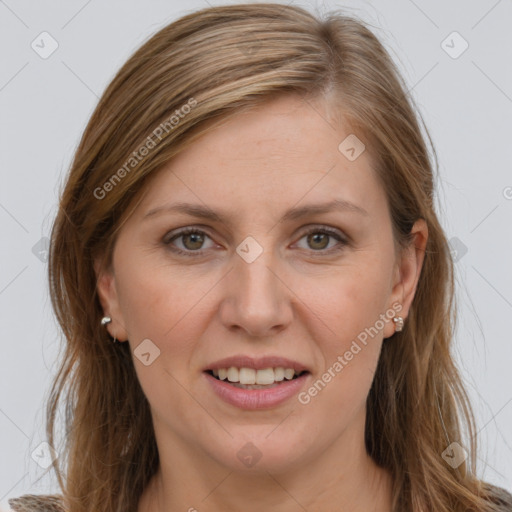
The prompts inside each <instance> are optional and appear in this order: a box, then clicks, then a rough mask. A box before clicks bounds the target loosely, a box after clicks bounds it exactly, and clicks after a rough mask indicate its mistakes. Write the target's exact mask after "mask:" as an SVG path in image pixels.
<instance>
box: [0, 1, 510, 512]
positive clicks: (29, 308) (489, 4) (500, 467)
mask: <svg viewBox="0 0 512 512" xmlns="http://www.w3.org/2000/svg"><path fill="white" fill-rule="evenodd" d="M225 3H237V2H216V1H214V0H208V1H207V0H187V1H184V0H179V1H178V0H167V1H163V0H161V1H157V0H151V1H144V2H143V1H142V0H130V1H126V0H123V1H121V0H111V1H109V2H100V1H99V0H89V1H87V0H67V1H64V0H60V1H45V0H41V1H38V2H33V1H32V2H29V1H28V0H5V1H4V0H0V54H1V66H0V116H1V117H0V172H1V185H0V229H1V239H2V244H1V268H0V311H1V322H0V329H1V331H0V333H1V357H0V375H1V377H0V379H1V386H0V507H2V506H3V507H4V508H8V507H7V499H8V498H10V497H14V496H19V495H21V494H24V493H28V492H33V493H45V492H54V491H58V488H57V485H56V480H55V479H54V478H53V476H52V475H51V474H48V473H47V474H45V471H44V469H43V467H44V461H45V457H46V458H47V456H48V453H49V452H48V448H47V447H46V446H45V445H44V444H41V443H44V441H45V439H46V437H45V430H44V400H45V399H46V397H47V393H48V388H49V384H50V379H51V378H52V376H53V375H54V373H55V371H56V361H57V357H58V351H59V347H60V343H61V342H60V338H59V332H58V329H57V327H56V322H55V320H54V318H53V313H52V310H51V306H50V302H49V297H48V289H47V283H46V271H47V268H46V261H45V257H46V253H45V244H46V237H47V236H48V234H49V231H50V226H51V222H52V220H53V216H54V215H55V212H56V204H57V197H58V192H59V189H60V186H61V182H62V180H63V177H64V176H65V174H66V172H67V170H68V168H69V164H70V161H71V158H72V155H73V152H74V150H75V148H76V146H77V143H78V141H79V138H80V136H81V133H82V131H83V129H84V127H85V125H86V123H87V121H88V119H89V117H90V115H91V113H92V111H93V109H94V107H95V105H96V103H97V101H98V98H99V96H100V95H101V94H102V92H103V90H104V89H105V87H106V86H107V84H108V83H109V82H110V80H111V79H112V78H113V76H114V74H115V73H116V71H117V70H118V69H119V67H120V66H121V65H122V64H123V63H124V61H125V60H126V59H127V58H128V57H129V55H130V54H131V53H132V52H133V51H134V50H135V49H136V48H137V47H138V46H140V45H141V44H142V43H143V42H144V41H145V40H146V39H147V38H148V37H149V36H150V35H151V34H153V33H154V32H156V31H157V30H158V29H160V28H162V27H163V26H164V25H166V24H167V23H169V22H171V21H173V20H175V19H176V18H178V17H180V16H182V15H184V14H188V13H190V12H192V11H195V10H198V9H200V8H204V7H207V6H208V5H223V4H225ZM287 3H293V4H294V5H298V6H302V7H306V8H308V9H310V10H312V11H314V12H317V13H320V12H324V11H328V10H330V9H333V8H341V9H343V10H345V12H347V13H348V14H353V15H356V16H358V17H360V18H362V19H363V20H366V21H367V22H369V23H370V25H371V27H372V28H373V30H374V32H375V33H376V35H377V36H378V37H380V39H381V40H382V42H383V43H384V44H385V45H386V47H387V48H388V49H389V51H390V52H391V54H392V57H393V58H394V59H395V61H396V62H397V64H398V66H399V68H400V70H401V72H402V73H403V75H404V77H405V79H406V81H407V83H408V85H409V91H410V94H411V96H412V97H413V98H414V99H415V101H416V102H417V104H418V107H419V109H420V112H421V114H422V115H423V118H424V120H425V122H426V125H427V127H428V129H429V131H430V133H431V135H432V138H433V142H434V145H435V148H436V151H437V153H438V157H439V164H440V175H441V179H440V180H439V182H438V183H437V192H438V200H437V202H438V212H439V214H440V216H441V221H442V224H443V226H444V228H445V230H446V233H447V235H448V238H449V239H450V241H451V245H452V247H453V250H454V256H455V259H456V260H457V263H456V272H457V285H458V301H459V310H460V317H459V324H458V330H457V336H456V342H455V346H454V351H455V354H456V357H457V361H458V364H459V366H460V368H461V371H462V374H463V377H464V380H465V382H466V385H467V386H468V391H469V394H470V397H471V399H472V401H473V405H474V408H475V412H476V414H477V422H478V429H479V434H478V435H479V437H480V451H479V454H478V455H479V463H480V476H481V477H482V478H484V479H485V480H487V481H490V482H492V483H495V484H497V485H500V486H502V487H505V488H507V489H508V490H512V463H511V460H512V368H511V362H512V336H511V326H510V323H509V322H510V321H511V319H512V268H511V262H512V257H511V256H512V228H511V221H512V165H511V161H512V157H511V151H510V148H511V147H512V146H511V135H512V130H511V120H512V67H511V66H512V64H511V63H512V31H511V30H510V26H511V22H512V3H511V2H510V1H506V0H499V1H496V0H482V1H467V0H457V1H452V2H445V1H444V0H435V1H429V2H427V1H424V0H423V1H422V0H415V1H413V0H394V1H391V0H381V1H379V2H377V1H375V2H370V1H359V2H355V1H352V2H341V1H339V2H335V1H330V2H329V1H325V2H316V3H315V2H314V1H313V0H311V1H310V2H299V1H293V0H292V2H287ZM43 32H46V33H47V34H43V35H41V34H42V33H43ZM454 32H456V34H454ZM41 39H43V40H44V43H41ZM56 45H58V46H56ZM54 47H55V48H56V49H55V50H54ZM52 50H54V51H53V53H51V55H46V54H45V52H46V53H49V52H51V51H52ZM43 57H46V58H43ZM420 314H421V312H420ZM45 454H46V455H45Z"/></svg>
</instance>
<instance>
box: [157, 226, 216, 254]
mask: <svg viewBox="0 0 512 512" xmlns="http://www.w3.org/2000/svg"><path fill="white" fill-rule="evenodd" d="M180 238H181V239H182V242H181V243H182V246H183V247H184V249H180V248H178V247H176V246H175V245H173V242H174V241H175V240H179V239H180ZM205 238H210V237H209V236H208V235H207V234H206V233H205V232H204V231H201V230H200V229H197V228H185V229H182V230H181V231H178V232H177V233H175V234H174V235H173V236H172V237H171V238H168V237H167V236H166V237H165V238H164V240H163V243H164V244H165V245H168V246H170V249H171V250H172V251H173V252H175V253H177V254H183V255H185V256H192V254H191V253H196V254H202V253H203V251H202V250H198V249H202V245H203V244H204V240H205Z"/></svg>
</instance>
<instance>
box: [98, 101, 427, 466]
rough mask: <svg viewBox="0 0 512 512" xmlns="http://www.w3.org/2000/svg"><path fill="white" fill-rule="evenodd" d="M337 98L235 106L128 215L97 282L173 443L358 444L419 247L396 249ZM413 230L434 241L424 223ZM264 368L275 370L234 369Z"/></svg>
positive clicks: (235, 453) (292, 449)
mask: <svg viewBox="0 0 512 512" xmlns="http://www.w3.org/2000/svg"><path fill="white" fill-rule="evenodd" d="M328 112H329V111H328V108H327V106H326V105H325V104H324V103H321V102H318V103H315V104H312V103H306V102H304V101H302V100H300V99H298V98H297V97H293V96H288V97H281V98H279V99H277V100H273V101H272V102H269V103H267V104H265V105H264V106H262V107H261V108H259V109H258V110H257V111H253V112H251V113H243V114H239V115H237V117H235V118H232V119H231V120H229V121H228V122H227V123H225V124H224V125H222V126H220V127H217V128H215V129H212V130H211V131H208V132H207V133H206V134H205V135H204V136H202V138H201V139H198V140H197V141H196V142H195V143H194V144H193V145H192V146H190V147H189V148H187V149H186V150H185V151H184V152H182V153H181V154H180V155H178V157H177V158H175V159H174V160H173V161H172V162H171V163H170V164H169V165H168V166H167V167H166V168H165V169H163V170H162V171H161V172H160V173H159V174H157V175H156V177H155V178H154V180H153V181H152V182H151V183H150V186H149V188H148V191H147V194H146V195H145V196H144V197H143V199H142V201H141V202H140V203H139V204H138V205H137V207H136V209H135V211H134V213H133V215H131V216H130V217H129V219H128V220H127V222H126V223H124V224H123V225H122V228H121V230H120V232H119V237H118V240H117V242H116V245H115V248H114V254H113V272H112V273H109V272H105V273H103V274H102V276H101V278H100V279H99V281H98V288H99V292H100V296H101V300H102V304H103V307H104V311H105V314H109V315H110V316H112V318H113V322H112V323H111V324H110V325H109V326H108V328H109V331H110V333H111V334H112V335H115V336H116V337H117V339H119V340H128V342H129V344H130V348H131V350H132V352H133V353H134V355H133V359H134V364H135V368H136V372H137V375H138V378H139V380H140V383H141V386H142V389H143V391H144V393H145V395H146V397H147V399H148V401H149V403H150V406H151V410H152V415H153V421H154V427H155V433H156V436H157V442H158V445H159V450H160V451H161V452H165V451H168V452H169V453H172V454H182V455H183V456H187V457H193V458H194V460H196V461H202V462H201V463H203V464H205V463H206V461H209V462H210V463H214V464H220V465H222V466H224V467H226V468H228V469H231V470H236V471H242V470H244V471H245V470H248V469H251V468H253V469H262V470H267V471H271V472H274V473H276V472H280V471H287V470H288V469H290V468H292V467H297V465H301V464H304V463H313V461H314V460H315V459H317V458H318V457H320V455H321V454H323V453H324V452H326V450H327V449H330V450H332V449H333V448H336V447H338V448H339V449H341V447H342V446H343V447H344V452H343V453H344V454H345V455H344V456H348V457H350V454H351V453H353V452H355V451H357V450H358V449H360V447H361V446H362V440H363V435H364V420H365V402H366V397H367V395H368V392H369V389H370V386H371V383H372V380H373V377H374V373H375V369H376V365H377V361H378V357H379V352H380V349H381V344H382V342H383V338H387V337H389V336H391V335H392V334H393V333H394V332H395V326H394V322H393V320H392V317H393V316H394V315H395V314H396V315H401V316H403V317H404V318H405V317H406V316H407V312H408V309H409V305H410V303H411V301H412V298H413V294H414V289H415V286H416V282H417V278H418V275H419V269H420V268H421V262H422V254H423V253H422V251H421V250H419V251H416V250H414V247H413V248H412V249H411V250H409V251H408V252H407V253H404V257H403V258H402V259H401V260H399V259H396V258H395V247H394V243H393V238H392V230H391V221H390V215H389V211H388V206H387V201H386V196H385V192H384V190H383V188H382V186H381V185H380V183H379V181H378V179H377V177H376V175H375V174H374V171H373V170H372V168H371V167H370V158H369V154H368V151H367V150H366V151H363V152H362V153H361V154H360V155H359V156H357V155H358V153H359V152H360V151H361V149H362V147H361V146H358V145H354V139H351V138H349V139H348V140H347V141H346V142H344V143H343V144H342V145H341V149H339V146H340V143H342V142H343V141H344V140H345V139H346V137H347V136H349V135H350V131H349V130H347V129H344V128H343V127H342V126H335V124H334V122H333V121H332V119H331V118H330V117H329V114H328ZM356 142H357V141H356ZM351 148H354V151H352V150H351ZM367 149H368V148H367ZM334 201H338V203H337V205H338V206H337V207H334V208H332V209H330V210H327V208H326V211H324V212H322V211H320V208H319V209H318V211H316V212H315V210H313V209H312V210H311V211H309V212H308V211H306V208H307V207H310V206H312V205H315V206H321V205H328V204H330V203H332V202H334ZM185 203H187V204H188V205H191V206H190V210H191V212H192V209H196V211H197V213H199V210H203V209H205V208H207V209H208V211H210V212H215V214H216V215H217V216H218V217H219V219H216V218H213V217H211V218H210V217H203V216H199V215H198V216H195V215H193V214H192V213H191V212H189V213H187V212H186V211H185V210H186V208H185V207H184V206H183V205H184V204H185ZM178 204H180V205H182V206H181V208H180V209H173V208H174V207H175V206H176V205H178ZM185 228H187V229H190V230H191V231H192V233H188V234H186V233H185V234H183V233H182V230H183V229H185ZM309 231H311V232H310V233H309ZM413 231H417V232H418V236H417V240H418V239H419V241H417V243H416V245H417V246H419V247H420V249H421V248H424V243H425V242H426V228H425V227H424V224H421V223H417V224H416V225H415V227H414V228H413ZM308 233H309V234H308ZM180 251H181V252H180ZM385 342H386V343H394V342H395V341H394V340H393V339H390V340H387V341H385ZM230 358H234V359H233V360H231V361H230V360H229V359H230ZM237 358H238V359H237ZM281 359H282V360H281ZM229 368H231V369H229ZM240 368H243V370H242V371H240ZM269 368H270V369H269ZM276 368H284V369H285V370H284V372H283V370H281V369H277V370H276ZM227 369H229V370H228V371H227V377H226V376H225V373H226V370H227ZM287 369H288V370H287ZM290 369H294V370H296V371H297V373H299V372H300V371H302V370H305V372H303V373H302V374H301V375H300V376H299V377H297V378H294V379H292V380H288V378H289V377H291V375H292V374H293V375H295V374H294V373H293V372H290ZM213 370H215V372H213ZM258 370H261V371H258ZM213 373H217V374H218V376H219V377H223V378H224V379H226V380H222V381H221V380H220V379H218V378H216V377H215V375H213ZM283 374H284V375H283ZM256 378H257V379H258V382H265V383H267V382H272V383H273V384H262V385H263V386H264V387H263V388H261V389H249V388H250V387H251V386H250V385H249V384H247V385H245V388H243V387H241V384H240V383H239V382H238V383H237V381H240V380H242V382H254V379H256ZM283 378H284V380H283ZM251 379H252V380H251ZM279 379H281V380H279ZM230 380H231V381H233V383H231V382H230ZM276 381H277V382H276ZM251 443H252V444H251ZM176 457H179V455H176ZM188 460H190V459H188Z"/></svg>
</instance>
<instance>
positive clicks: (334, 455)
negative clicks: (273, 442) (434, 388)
mask: <svg viewBox="0 0 512 512" xmlns="http://www.w3.org/2000/svg"><path fill="white" fill-rule="evenodd" d="M363 425H364V417H363ZM155 431H156V430H155ZM361 432H363V433H364V428H363V429H361V428H360V425H354V428H351V429H350V430H349V429H347V431H345V432H344V433H343V435H342V436H341V437H340V438H339V439H338V440H337V441H336V443H334V444H333V445H330V446H327V447H326V448H325V450H324V452H323V453H321V454H318V453H316V454H315V456H314V458H313V457H311V458H310V459H309V460H301V463H300V464H298V463H297V464H295V465H294V467H293V468H292V469H290V470H288V471H286V472H280V473H276V472H274V473H271V472H269V471H266V470H263V471H258V470H256V467H255V468H253V469H252V470H251V471H250V472H237V471H235V470H233V469H232V468H226V467H224V466H220V465H219V464H218V463H217V462H216V461H213V460H212V459H210V458H209V457H205V455H204V453H201V454H199V453H198V451H197V447H194V446H188V445H187V444H183V443H177V444H174V443H169V444H167V447H168V448H169V449H168V450H166V449H165V445H163V444H162V443H159V451H160V452H161V453H160V461H161V463H160V466H159V469H158V471H157V473H156V474H155V475H154V476H153V478H152V479H151V481H150V484H149V485H148V487H147V488H146V490H145V491H144V493H143V496H142V497H141V500H140V502H139V509H138V512H149V511H151V512H164V511H166V512H169V511H181V510H183V511H190V512H194V511H200V512H221V511H222V512H226V511H239V510H244V512H259V511H261V510H262V509H269V510H272V511H273V512H296V511H297V510H298V509H301V510H343V512H363V511H364V512H373V511H375V512H377V511H379V512H391V492H392V489H391V486H392V479H391V476H390V474H389V473H388V472H387V471H386V470H384V469H382V468H380V467H379V466H377V465H376V464H375V462H374V461H373V460H372V459H371V458H370V457H369V456H368V454H367V453H366V449H365V446H364V434H363V435H361ZM157 438H158V435H157ZM171 445H172V449H171Z"/></svg>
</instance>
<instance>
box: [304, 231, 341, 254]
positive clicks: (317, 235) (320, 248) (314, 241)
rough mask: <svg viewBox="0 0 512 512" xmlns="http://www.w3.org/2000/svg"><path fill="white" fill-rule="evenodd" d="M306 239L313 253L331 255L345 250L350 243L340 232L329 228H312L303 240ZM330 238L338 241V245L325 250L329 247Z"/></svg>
mask: <svg viewBox="0 0 512 512" xmlns="http://www.w3.org/2000/svg"><path fill="white" fill-rule="evenodd" d="M304 238H305V239H306V243H307V244H308V246H309V248H312V249H313V252H323V253H331V252H334V251H339V250H341V249H343V248H344V247H345V245H347V243H348V242H347V241H346V240H345V239H344V237H343V236H342V235H341V234H340V232H339V231H338V230H336V229H332V228H328V227H326V226H322V227H318V226H316V227H313V228H310V229H309V230H308V231H307V232H306V233H305V234H304V235H303V236H302V237H301V240H302V239H304ZM330 238H331V239H333V238H334V239H335V240H337V241H338V244H337V245H336V244H335V245H334V247H332V246H331V247H330V248H329V249H327V250H325V249H326V248H327V247H328V245H329V242H330V240H329V239H330ZM306 249H308V247H306Z"/></svg>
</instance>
